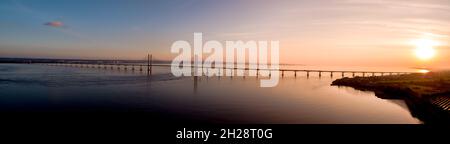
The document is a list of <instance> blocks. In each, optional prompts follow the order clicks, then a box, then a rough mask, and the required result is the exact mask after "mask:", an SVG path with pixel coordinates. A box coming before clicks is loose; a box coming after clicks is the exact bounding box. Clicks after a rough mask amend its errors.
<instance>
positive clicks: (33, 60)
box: [0, 58, 170, 64]
mask: <svg viewBox="0 0 450 144" xmlns="http://www.w3.org/2000/svg"><path fill="white" fill-rule="evenodd" d="M68 62H69V63H89V64H90V63H146V62H147V61H146V60H107V59H52V58H0V63H68ZM153 62H154V63H160V64H166V63H167V64H168V63H170V61H163V60H153Z"/></svg>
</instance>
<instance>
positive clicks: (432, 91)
mask: <svg viewBox="0 0 450 144" xmlns="http://www.w3.org/2000/svg"><path fill="white" fill-rule="evenodd" d="M436 75H437V74H409V75H398V76H375V77H354V78H347V77H344V78H341V79H337V80H335V81H333V82H332V84H331V85H332V86H348V87H352V88H354V89H357V90H361V91H372V92H374V93H375V95H376V96H377V97H378V98H381V99H401V100H404V101H405V103H406V104H407V106H408V108H409V110H410V112H411V115H412V116H414V117H416V118H418V119H420V120H421V121H422V122H424V123H426V124H430V123H431V124H450V111H449V110H448V109H447V110H446V109H445V106H443V107H442V106H439V105H436V102H435V100H436V99H437V98H438V97H439V99H442V98H445V99H448V98H450V88H449V86H450V85H448V83H447V82H448V81H447V79H445V78H447V76H448V75H447V74H445V75H444V78H443V75H442V74H439V76H436Z"/></svg>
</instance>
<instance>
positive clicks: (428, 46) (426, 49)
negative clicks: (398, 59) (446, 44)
mask: <svg viewBox="0 0 450 144" xmlns="http://www.w3.org/2000/svg"><path fill="white" fill-rule="evenodd" d="M413 43H414V45H415V46H416V49H415V51H414V52H415V54H416V57H417V58H419V59H421V60H429V59H431V58H433V57H434V56H435V55H436V50H435V49H434V48H433V47H434V46H436V45H437V42H435V41H433V40H431V39H419V40H415V41H414V42H413Z"/></svg>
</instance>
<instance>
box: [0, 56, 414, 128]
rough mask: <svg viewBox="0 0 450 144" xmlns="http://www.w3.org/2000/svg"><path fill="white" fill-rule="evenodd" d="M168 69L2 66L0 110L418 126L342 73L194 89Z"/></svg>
mask: <svg viewBox="0 0 450 144" xmlns="http://www.w3.org/2000/svg"><path fill="white" fill-rule="evenodd" d="M330 69H332V68H330ZM348 70H351V69H350V68H349V69H348ZM396 70H397V69H396ZM403 70H404V69H398V71H403ZM393 71H395V70H393ZM169 72H170V70H169V68H163V67H157V68H154V75H153V76H152V77H151V78H148V77H147V76H146V75H145V73H139V72H131V71H124V70H121V71H119V70H104V69H96V68H75V67H64V66H47V65H37V64H33V65H27V64H21V65H20V64H0V111H3V112H22V111H25V112H118V113H119V112H144V113H148V114H156V113H157V114H158V116H159V115H161V114H163V115H164V116H175V117H180V118H187V119H191V120H200V121H209V122H220V123H221V122H225V123H228V122H230V123H421V122H420V121H419V120H417V119H416V118H414V117H413V116H411V113H410V112H409V110H408V107H407V106H406V104H405V103H404V102H403V101H401V100H384V99H380V98H377V97H376V96H375V95H374V93H372V92H363V91H358V90H354V89H352V88H348V87H335V86H330V84H331V82H332V81H333V79H336V78H340V74H335V78H330V76H329V74H323V75H322V76H323V77H322V78H319V77H317V76H316V75H317V74H312V75H311V77H309V78H306V77H305V76H304V75H305V74H300V73H299V74H298V77H297V78H294V77H293V74H290V73H287V74H286V77H285V78H282V79H281V80H280V82H279V85H278V86H277V87H273V88H260V87H259V80H258V79H256V78H254V77H245V78H242V77H235V78H229V77H221V78H219V77H212V78H206V77H202V78H199V79H198V85H197V90H194V81H193V78H192V77H183V78H176V77H173V76H171V74H170V73H169ZM347 75H348V76H349V75H350V74H347ZM194 91H195V93H194Z"/></svg>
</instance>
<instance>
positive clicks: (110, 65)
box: [48, 54, 420, 77]
mask: <svg viewBox="0 0 450 144" xmlns="http://www.w3.org/2000/svg"><path fill="white" fill-rule="evenodd" d="M48 65H57V66H72V67H80V68H102V69H110V70H113V69H117V70H122V69H123V70H125V71H128V70H130V71H140V72H144V71H145V72H146V73H147V75H149V76H151V75H152V71H153V67H171V66H172V65H171V64H154V63H153V59H152V55H150V54H149V55H148V56H147V61H146V63H119V62H118V61H112V60H98V61H94V60H89V61H71V60H65V61H59V62H57V63H51V64H48ZM188 66H190V67H191V68H203V69H205V68H206V70H207V71H206V72H208V69H216V68H219V69H221V70H220V71H222V70H227V69H228V70H243V71H244V72H245V71H256V76H257V77H258V76H260V71H267V72H269V77H270V76H271V73H272V72H273V71H279V72H280V73H281V77H285V74H286V73H293V74H294V77H297V74H298V73H306V77H310V74H311V73H316V74H318V76H319V77H322V75H323V74H325V73H328V74H329V75H330V77H333V76H334V75H335V74H341V76H342V77H344V76H345V74H352V76H353V77H355V76H357V74H359V75H360V76H362V77H365V76H385V75H403V74H411V73H420V72H405V71H349V70H320V69H259V68H256V69H251V68H237V67H233V68H228V67H203V66H201V67H197V66H194V65H188ZM220 71H219V75H215V76H225V75H224V74H220Z"/></svg>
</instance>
